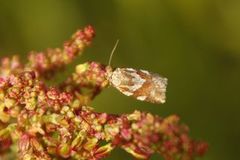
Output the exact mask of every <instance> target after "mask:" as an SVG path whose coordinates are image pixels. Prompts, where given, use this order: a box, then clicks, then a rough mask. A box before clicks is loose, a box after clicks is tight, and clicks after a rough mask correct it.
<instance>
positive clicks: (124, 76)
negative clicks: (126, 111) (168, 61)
mask: <svg viewBox="0 0 240 160" xmlns="http://www.w3.org/2000/svg"><path fill="white" fill-rule="evenodd" d="M118 42H119V41H117V42H116V44H115V46H114V48H113V50H112V52H111V56H110V58H109V63H108V67H107V72H106V78H107V80H108V81H109V83H110V85H111V86H113V87H114V88H116V89H117V90H118V91H120V92H121V93H122V94H124V95H126V96H131V97H134V98H136V99H137V100H140V101H146V102H150V103H165V100H166V88H167V78H164V77H162V76H160V75H158V74H156V73H151V72H148V71H146V70H141V69H140V70H137V69H133V68H116V69H113V68H112V67H111V66H110V63H111V59H112V55H113V53H114V51H115V49H116V47H117V45H118Z"/></svg>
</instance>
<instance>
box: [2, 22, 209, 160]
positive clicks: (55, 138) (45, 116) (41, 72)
mask: <svg viewBox="0 0 240 160" xmlns="http://www.w3.org/2000/svg"><path fill="white" fill-rule="evenodd" d="M93 37H94V30H93V28H92V27H91V26H88V27H86V28H85V29H83V30H80V31H78V32H77V33H75V34H74V35H73V37H72V39H71V40H70V41H68V42H66V43H65V44H64V48H63V49H49V50H47V51H46V52H40V53H37V52H31V53H30V55H29V62H27V63H26V64H22V63H21V62H20V61H19V58H17V57H16V56H13V57H12V58H3V59H2V63H1V66H0V158H3V159H4V158H6V159H8V158H9V157H8V156H9V155H11V156H13V155H14V154H15V155H16V157H17V159H19V160H32V159H36V160H51V159H81V160H85V159H86V160H98V159H102V158H104V157H106V156H107V155H108V154H109V153H110V152H111V151H112V150H113V149H114V148H116V147H120V148H122V149H124V150H125V151H127V152H128V153H130V154H131V155H133V156H134V157H135V158H137V159H149V158H150V156H151V155H152V154H154V153H159V154H160V155H161V156H162V157H163V158H164V159H166V160H175V159H179V160H192V159H194V158H195V157H197V156H201V155H203V154H204V153H205V152H206V149H207V144H206V143H205V142H201V141H196V140H193V139H191V138H190V137H189V136H188V127H187V126H186V125H184V124H181V123H180V122H179V117H178V116H176V115H171V116H169V117H166V118H161V117H159V116H155V115H152V114H150V113H145V112H140V111H135V112H133V113H131V114H122V115H115V114H107V113H97V112H95V111H94V110H93V108H91V107H89V106H88V104H89V102H91V101H92V100H93V99H94V97H95V96H96V95H98V94H99V93H100V91H101V90H102V89H104V88H105V87H106V86H107V85H108V82H107V80H106V77H105V75H106V70H107V69H106V68H107V66H105V65H103V64H100V63H97V62H87V63H84V64H80V65H78V66H77V67H76V71H75V73H73V74H72V75H71V76H70V77H68V78H67V79H66V81H64V82H63V83H62V84H60V85H59V87H55V88H54V87H49V86H47V85H46V84H44V82H43V81H42V80H43V79H46V78H50V77H49V76H50V75H52V74H53V73H54V72H56V71H57V70H59V69H61V68H63V67H64V66H65V65H66V64H68V63H70V62H71V61H72V60H73V58H74V57H75V56H76V55H79V53H81V52H82V50H83V49H84V48H85V47H86V46H88V45H89V44H90V43H91V40H92V38H93ZM9 152H10V153H11V154H8V153H9ZM16 157H15V158H16Z"/></svg>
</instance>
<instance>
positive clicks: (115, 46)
mask: <svg viewBox="0 0 240 160" xmlns="http://www.w3.org/2000/svg"><path fill="white" fill-rule="evenodd" d="M118 42H119V39H118V40H117V41H116V43H115V45H114V47H113V49H112V51H111V54H110V57H109V60H108V66H110V65H111V61H112V57H113V53H114V52H115V50H116V48H117V46H118Z"/></svg>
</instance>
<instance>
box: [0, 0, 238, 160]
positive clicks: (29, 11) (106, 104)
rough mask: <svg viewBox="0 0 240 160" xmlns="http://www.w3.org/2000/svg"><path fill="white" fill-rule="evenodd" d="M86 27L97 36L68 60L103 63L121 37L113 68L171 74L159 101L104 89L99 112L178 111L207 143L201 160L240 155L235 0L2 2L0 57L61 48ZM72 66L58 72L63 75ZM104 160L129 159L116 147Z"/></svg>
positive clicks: (230, 159)
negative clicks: (81, 52) (163, 101)
mask: <svg viewBox="0 0 240 160" xmlns="http://www.w3.org/2000/svg"><path fill="white" fill-rule="evenodd" d="M87 24H92V25H93V26H94V27H95V29H96V33H97V36H96V38H95V40H94V43H93V44H92V46H91V48H89V49H88V50H87V51H86V52H85V54H84V55H83V56H82V57H80V58H78V59H77V60H76V61H75V62H74V64H78V63H83V62H85V61H88V60H91V61H99V62H102V63H106V62H107V61H108V58H109V54H110V51H111V49H112V47H113V45H114V43H115V41H116V40H117V39H120V44H119V47H118V49H117V51H116V53H115V55H114V58H113V61H112V65H113V67H132V68H142V69H146V70H150V71H153V72H157V73H160V74H162V75H164V76H166V77H168V79H169V86H168V92H167V103H166V104H164V105H156V104H149V103H145V102H139V101H136V100H135V99H132V98H129V97H126V96H124V95H122V94H120V93H119V92H117V91H116V90H114V89H112V88H109V89H107V90H105V91H104V92H103V93H102V94H101V95H100V96H98V97H97V98H96V100H95V101H94V102H93V104H92V106H94V107H95V108H96V110H97V111H100V112H108V113H129V112H133V111H134V110H135V109H139V110H145V111H149V112H152V113H154V114H158V115H161V116H167V115H170V114H174V113H176V114H178V115H180V116H181V118H182V121H183V122H185V123H187V124H188V125H189V126H190V129H191V136H193V137H196V138H200V139H204V140H206V141H208V142H209V145H210V149H209V151H208V153H207V154H206V156H205V157H204V158H201V159H202V160H236V159H238V158H237V157H239V153H240V145H239V143H240V124H239V122H240V120H239V118H240V116H239V113H240V108H239V107H240V100H239V98H240V97H239V92H240V84H239V82H240V1H239V0H181V1H180V0H149V1H147V0H145V1H144V0H112V1H110V0H108V1H107V0H105V1H100V0H98V1H97V0H95V1H94V0H41V1H32V0H25V1H18V0H15V1H14V0H8V1H4V0H1V1H0V56H5V55H11V54H16V53H17V54H20V55H21V56H22V58H23V59H24V58H26V53H27V52H28V51H30V50H33V49H34V50H38V51H40V50H44V49H45V48H47V47H53V48H54V47H58V46H61V44H62V42H63V41H64V40H66V39H68V38H69V36H70V35H71V34H72V33H73V32H75V31H76V29H78V28H79V27H83V26H85V25H87ZM74 64H73V65H71V66H70V67H69V69H68V72H66V73H63V74H62V75H60V76H58V77H61V79H64V78H65V77H64V76H65V75H67V74H70V71H73V69H74ZM63 75H64V76H63ZM107 159H115V160H122V159H132V157H131V156H129V155H128V154H127V153H125V152H124V151H122V150H120V149H119V150H116V151H114V152H113V153H112V154H111V155H110V157H108V158H107ZM151 159H160V156H156V155H155V156H154V157H153V158H151Z"/></svg>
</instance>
